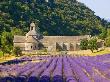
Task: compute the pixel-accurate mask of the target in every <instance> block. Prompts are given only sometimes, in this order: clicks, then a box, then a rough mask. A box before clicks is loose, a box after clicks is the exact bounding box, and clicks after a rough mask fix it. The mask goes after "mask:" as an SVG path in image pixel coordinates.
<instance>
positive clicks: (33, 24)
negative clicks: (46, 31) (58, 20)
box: [30, 22, 36, 31]
mask: <svg viewBox="0 0 110 82" xmlns="http://www.w3.org/2000/svg"><path fill="white" fill-rule="evenodd" d="M32 30H34V31H35V30H36V25H35V23H34V22H32V23H31V24H30V31H32Z"/></svg>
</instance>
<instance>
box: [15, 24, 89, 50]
mask: <svg viewBox="0 0 110 82" xmlns="http://www.w3.org/2000/svg"><path fill="white" fill-rule="evenodd" d="M37 30H38V26H36V25H35V23H31V24H30V30H29V32H28V33H27V34H26V35H25V36H19V35H15V36H14V40H13V42H14V47H20V48H21V49H22V50H24V51H32V50H40V49H47V50H48V51H57V50H66V51H74V50H79V49H80V46H79V45H80V41H81V39H84V38H89V35H85V36H41V35H40V34H39V32H38V31H37Z"/></svg>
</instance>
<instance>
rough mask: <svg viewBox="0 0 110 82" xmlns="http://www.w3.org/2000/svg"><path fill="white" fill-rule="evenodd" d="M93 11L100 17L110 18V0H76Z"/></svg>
mask: <svg viewBox="0 0 110 82" xmlns="http://www.w3.org/2000/svg"><path fill="white" fill-rule="evenodd" d="M78 1H79V2H82V3H84V4H85V5H86V6H87V7H89V8H90V9H91V10H93V11H94V12H95V14H96V15H97V16H99V17H101V18H104V19H109V20H110V0H78Z"/></svg>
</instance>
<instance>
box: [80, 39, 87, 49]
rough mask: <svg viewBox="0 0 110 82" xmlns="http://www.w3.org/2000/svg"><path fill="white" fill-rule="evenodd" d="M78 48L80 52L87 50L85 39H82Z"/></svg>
mask: <svg viewBox="0 0 110 82" xmlns="http://www.w3.org/2000/svg"><path fill="white" fill-rule="evenodd" d="M80 48H81V49H82V50H87V49H88V40H87V39H82V40H81V42H80Z"/></svg>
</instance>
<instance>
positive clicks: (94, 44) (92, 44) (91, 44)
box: [88, 38, 98, 52]
mask: <svg viewBox="0 0 110 82" xmlns="http://www.w3.org/2000/svg"><path fill="white" fill-rule="evenodd" d="M88 48H89V49H90V50H91V51H92V52H93V51H94V50H97V49H98V45H97V39H96V38H92V39H90V40H89V43H88Z"/></svg>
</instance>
